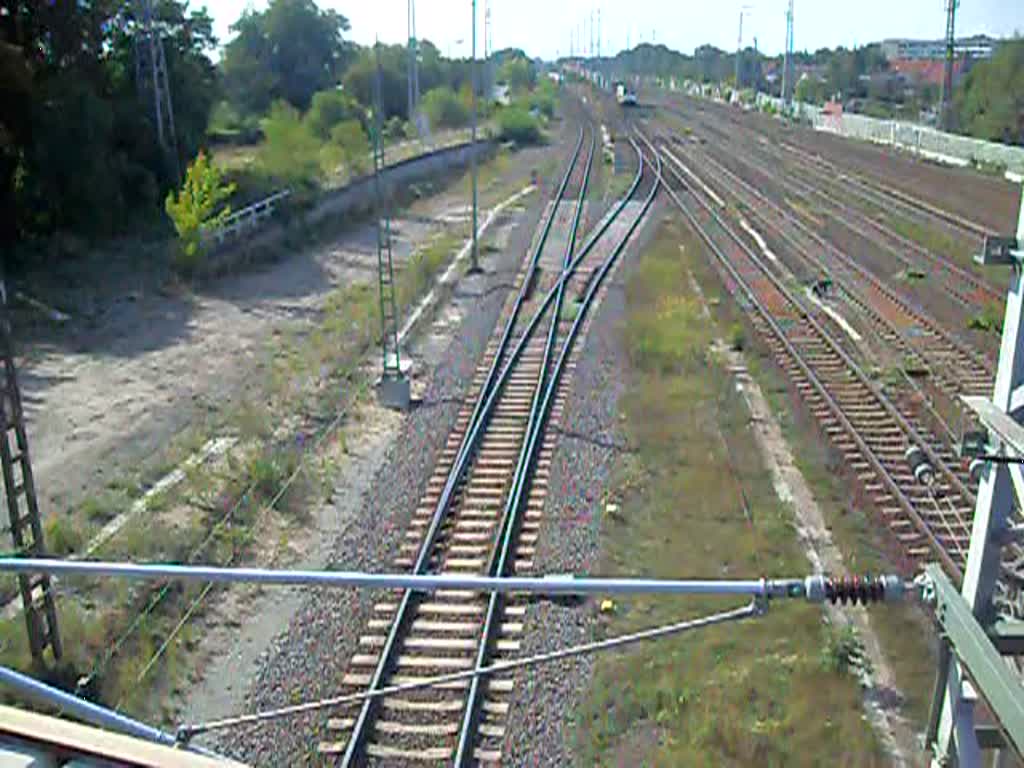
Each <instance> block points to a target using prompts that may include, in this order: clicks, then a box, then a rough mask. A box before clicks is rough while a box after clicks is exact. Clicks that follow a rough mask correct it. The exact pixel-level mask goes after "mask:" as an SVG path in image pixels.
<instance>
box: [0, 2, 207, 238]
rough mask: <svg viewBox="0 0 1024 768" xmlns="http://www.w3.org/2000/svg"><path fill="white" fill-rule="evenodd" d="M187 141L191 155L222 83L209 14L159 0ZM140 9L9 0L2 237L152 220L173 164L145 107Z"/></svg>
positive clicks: (100, 232) (3, 45) (4, 17)
mask: <svg viewBox="0 0 1024 768" xmlns="http://www.w3.org/2000/svg"><path fill="white" fill-rule="evenodd" d="M154 11H155V14H156V17H157V19H158V20H159V22H160V25H161V31H162V34H163V39H164V50H165V54H166V58H167V69H168V78H169V80H170V84H171V89H172V92H173V93H174V108H175V118H176V119H175V127H176V129H177V130H176V132H177V138H178V145H179V148H180V149H181V150H182V154H183V155H184V156H191V154H190V153H193V152H194V150H195V149H196V148H197V147H198V146H199V143H200V142H201V141H202V139H203V134H204V132H205V130H206V125H207V119H208V114H209V110H210V106H211V105H212V103H213V101H214V100H215V97H216V90H217V83H216V77H215V72H214V68H213V64H212V62H211V61H210V60H209V57H208V53H209V51H210V50H211V49H212V47H213V45H214V43H215V41H214V39H213V35H212V24H211V22H210V18H209V16H208V15H207V14H206V13H205V12H203V11H200V12H188V10H187V4H186V3H185V2H182V1H181V0H158V1H157V2H156V3H155V9H154ZM131 12H132V11H131V6H130V5H129V6H128V7H127V8H126V4H125V3H124V2H121V1H120V0H91V1H90V2H47V3H35V2H32V3H28V2H15V1H14V0H7V1H6V2H5V1H4V0H0V96H2V97H0V105H2V106H0V222H2V223H0V238H2V240H3V241H4V242H10V241H12V240H18V239H29V238H32V237H38V236H45V235H48V234H50V233H52V232H54V231H61V232H68V233H71V234H76V235H79V236H86V237H97V236H106V235H111V234H116V233H117V232H121V231H126V230H130V229H132V228H133V227H137V226H139V223H140V222H143V223H149V222H152V221H153V220H154V219H155V217H156V215H157V212H158V211H159V203H160V200H161V199H162V196H163V194H162V191H163V190H167V189H169V188H170V187H171V186H172V185H173V183H174V172H173V168H174V163H172V162H168V158H167V157H166V156H165V155H164V154H163V152H162V151H161V150H160V148H159V147H158V145H157V141H156V131H155V129H154V125H153V121H152V117H151V114H150V110H148V109H145V108H140V105H139V93H138V88H137V87H136V83H135V82H134V77H135V65H134V40H133V36H132V35H133V30H134V20H133V19H132V18H131Z"/></svg>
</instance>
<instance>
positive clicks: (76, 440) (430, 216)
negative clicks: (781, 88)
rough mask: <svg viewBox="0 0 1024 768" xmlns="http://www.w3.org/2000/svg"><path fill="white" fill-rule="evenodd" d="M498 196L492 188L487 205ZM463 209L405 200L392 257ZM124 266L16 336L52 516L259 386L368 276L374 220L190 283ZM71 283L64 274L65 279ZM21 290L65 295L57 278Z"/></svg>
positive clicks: (515, 168) (139, 466)
mask: <svg viewBox="0 0 1024 768" xmlns="http://www.w3.org/2000/svg"><path fill="white" fill-rule="evenodd" d="M543 152H544V150H527V151H524V152H521V153H518V154H516V155H514V156H513V158H512V160H513V161H512V162H510V163H509V164H508V167H507V171H506V172H504V173H503V174H502V178H501V179H500V180H499V183H505V184H507V183H509V182H512V181H515V180H519V181H521V182H522V183H524V184H525V183H527V181H528V177H529V174H530V171H531V169H533V168H535V167H537V165H538V162H539V161H540V160H541V158H542V156H543ZM491 197H494V195H493V194H492V195H491ZM495 202H497V200H490V199H488V195H487V192H486V190H485V191H484V194H483V197H482V204H483V205H484V206H485V207H486V206H488V205H492V204H493V203H495ZM464 206H465V201H464V196H463V194H462V191H461V188H459V186H458V185H457V184H453V185H450V186H449V187H448V189H447V190H445V191H442V192H440V193H439V194H436V195H434V196H433V197H429V198H425V199H423V200H421V201H418V202H417V203H416V204H414V205H413V206H412V207H410V208H409V209H407V210H404V211H401V212H400V213H399V214H398V215H397V216H396V217H395V219H394V221H393V234H394V256H395V259H396V262H397V263H401V262H402V261H404V260H405V259H407V258H408V257H409V255H410V254H411V253H413V252H414V250H415V249H416V248H417V247H418V246H419V245H422V244H423V243H425V242H428V241H429V240H430V239H431V238H432V237H433V236H435V235H436V234H437V233H439V232H441V231H442V230H444V229H445V227H449V226H451V223H452V222H457V221H459V220H461V219H462V218H463V214H464ZM282 248H284V246H282ZM118 266H119V267H120V269H116V270H114V271H113V272H112V274H111V280H110V281H108V284H107V285H101V286H97V287H95V288H93V287H90V286H87V287H86V290H85V291H82V292H81V293H83V294H85V295H87V296H88V297H89V298H88V299H87V300H85V301H81V300H80V302H79V306H78V307H77V309H78V310H79V311H75V310H72V311H70V312H69V314H70V315H71V320H70V321H69V322H67V323H65V324H64V325H62V326H61V327H60V328H58V329H52V328H46V329H44V332H42V333H37V332H35V331H36V328H34V327H33V328H32V331H33V332H32V334H31V335H30V337H29V340H28V341H27V342H26V341H25V335H24V334H23V335H22V336H21V338H20V339H19V341H21V343H20V344H19V345H18V351H19V360H18V362H19V374H20V384H21V389H22V396H23V400H24V403H25V409H26V416H27V422H28V433H29V440H30V446H31V455H32V461H33V468H34V470H35V478H36V485H37V489H38V491H39V495H40V502H41V505H42V509H43V511H44V514H46V513H48V512H51V511H61V510H66V509H68V508H69V507H70V506H72V505H76V504H80V503H81V502H82V500H83V499H85V498H87V497H89V496H92V495H95V494H98V493H100V492H101V491H102V490H103V489H104V488H107V487H108V486H114V485H118V484H124V483H126V482H127V483H128V484H129V485H134V484H135V483H138V482H139V481H142V482H143V485H148V483H149V482H150V481H151V480H152V479H155V477H156V476H157V475H159V474H160V473H161V472H162V471H164V470H165V469H166V467H161V466H160V465H159V464H160V462H161V461H162V457H164V455H165V451H163V450H162V449H164V448H165V447H166V446H167V444H168V442H169V441H170V440H171V439H172V438H173V437H174V436H175V435H177V434H178V433H180V432H181V431H182V430H184V429H186V428H187V427H188V426H189V425H193V424H200V423H204V422H205V421H207V420H209V419H214V420H215V419H216V418H217V416H218V414H221V413H223V412H225V410H226V409H229V408H230V407H231V406H232V405H233V404H234V403H237V402H238V401H240V400H241V399H243V398H245V396H246V394H247V393H248V392H249V391H250V390H252V389H253V388H254V386H255V384H254V383H255V381H256V380H257V377H259V376H260V373H261V370H262V369H263V368H264V367H265V366H266V365H267V359H266V354H265V353H264V349H265V347H266V344H267V340H268V339H270V338H273V337H274V336H275V335H279V334H282V333H286V332H287V331H288V330H289V329H292V328H298V327H300V326H301V325H302V324H303V322H304V321H305V320H307V319H309V318H310V317H312V316H315V315H316V314H317V313H318V312H319V310H320V308H321V307H322V305H323V302H324V300H325V298H326V297H327V295H328V294H329V293H331V292H332V291H333V290H335V289H336V288H338V287H339V286H343V285H346V284H349V283H352V282H357V281H358V282H365V281H369V280H370V279H372V278H373V276H374V275H375V270H376V250H375V230H374V228H373V227H372V226H371V225H370V224H368V223H364V224H360V225H356V226H353V227H352V228H351V229H350V230H349V231H347V232H345V233H343V234H342V235H340V236H339V237H337V238H334V239H332V241H331V242H329V243H325V244H322V245H318V246H315V247H313V248H311V249H309V250H306V251H302V252H297V253H292V254H289V253H286V252H282V253H281V254H280V258H278V259H277V260H275V261H273V262H270V263H266V264H264V265H262V266H259V267H256V268H255V269H253V270H252V271H249V272H246V273H243V274H237V275H232V276H227V277H224V278H220V279H218V280H216V281H215V282H212V283H210V284H207V285H203V286H198V287H195V288H189V287H183V286H180V285H178V284H176V283H174V282H172V281H170V280H168V279H167V278H166V276H163V277H162V278H161V276H156V277H154V276H153V275H134V276H133V275H132V274H131V273H130V272H129V271H128V270H126V269H125V268H124V266H123V264H118ZM71 281H72V278H71V277H68V276H65V278H64V283H65V284H67V283H69V282H71ZM100 282H101V283H102V282H104V281H100ZM16 288H18V289H20V290H24V291H25V292H26V293H27V294H29V295H32V296H34V297H38V298H39V299H41V300H42V301H45V302H47V303H51V302H52V303H53V304H56V305H57V306H60V307H61V308H65V307H67V306H68V304H67V302H65V301H61V299H62V298H63V296H62V293H61V291H60V289H59V282H58V281H57V280H53V281H51V282H50V283H48V284H41V285H35V284H32V283H28V284H20V285H16ZM51 297H55V298H51ZM86 306H87V308H86ZM22 314H23V312H22Z"/></svg>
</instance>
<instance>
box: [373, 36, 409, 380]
mask: <svg viewBox="0 0 1024 768" xmlns="http://www.w3.org/2000/svg"><path fill="white" fill-rule="evenodd" d="M375 54H376V62H377V72H376V77H375V78H374V109H373V118H374V119H373V179H374V181H373V185H374V193H375V194H374V196H375V205H376V209H377V210H376V214H377V285H378V289H379V290H378V294H377V295H378V297H379V299H380V322H381V344H380V346H381V354H382V355H383V378H384V379H399V378H401V374H402V369H401V361H400V360H399V357H398V354H399V353H398V302H397V299H396V298H395V270H394V265H393V262H392V258H391V216H390V213H389V212H388V206H387V203H386V202H385V201H384V190H383V189H382V184H381V174H382V173H383V171H384V141H383V137H382V135H381V131H382V122H383V119H382V116H381V112H382V108H381V94H380V89H381V84H380V45H379V44H378V45H376V46H375Z"/></svg>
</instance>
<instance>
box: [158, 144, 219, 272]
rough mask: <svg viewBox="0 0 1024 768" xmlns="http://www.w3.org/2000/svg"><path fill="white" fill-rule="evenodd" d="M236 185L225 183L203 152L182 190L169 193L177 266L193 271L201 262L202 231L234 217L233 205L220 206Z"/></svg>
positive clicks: (187, 175) (165, 204)
mask: <svg viewBox="0 0 1024 768" xmlns="http://www.w3.org/2000/svg"><path fill="white" fill-rule="evenodd" d="M234 191H235V185H234V184H225V183H224V182H223V181H222V179H221V172H220V169H219V168H218V167H217V166H216V165H214V164H213V163H211V162H210V160H209V158H207V156H206V153H205V152H200V153H199V155H198V156H197V157H196V159H195V160H193V161H192V164H191V165H189V167H188V170H187V171H186V173H185V183H184V184H183V185H182V187H181V191H179V192H178V193H177V194H175V193H174V192H173V191H171V192H168V193H167V199H166V200H165V201H164V209H165V210H166V211H167V215H168V216H170V217H171V221H173V222H174V228H175V230H176V231H177V232H178V238H179V240H180V244H181V248H180V251H179V254H178V258H177V265H178V266H179V268H181V269H184V270H185V271H188V272H191V271H194V270H195V269H196V267H198V266H199V264H200V262H201V260H202V243H201V239H200V237H201V234H202V228H203V227H204V226H207V227H215V226H217V225H218V224H220V223H221V222H223V221H224V219H226V218H227V217H228V216H229V215H230V214H231V206H229V205H225V206H224V207H223V208H221V209H220V210H219V211H218V210H217V208H218V206H220V205H221V203H223V202H224V201H225V200H227V199H228V198H229V197H231V195H232V194H234Z"/></svg>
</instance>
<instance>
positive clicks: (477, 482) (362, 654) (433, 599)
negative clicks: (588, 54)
mask: <svg viewBox="0 0 1024 768" xmlns="http://www.w3.org/2000/svg"><path fill="white" fill-rule="evenodd" d="M584 144H585V142H584V131H582V130H581V133H580V138H579V141H578V142H577V145H576V148H575V151H574V152H573V153H572V156H571V158H570V160H569V163H568V168H567V170H566V171H565V174H564V176H563V179H562V183H561V184H560V186H559V189H558V191H557V193H556V195H555V198H554V200H553V202H552V204H551V207H550V210H549V212H548V214H547V216H546V218H545V223H544V226H543V227H542V229H541V232H540V236H539V238H538V240H537V243H536V245H535V247H534V248H533V249H532V252H531V256H530V258H529V259H528V260H527V262H526V264H525V265H524V268H523V270H522V271H521V273H520V275H519V277H518V285H519V290H518V291H517V292H516V294H515V296H514V297H513V298H512V299H511V300H510V302H509V304H508V305H507V308H506V311H505V313H504V323H503V324H501V323H499V327H500V328H501V332H500V333H499V334H498V335H497V337H496V338H495V339H493V340H492V342H491V343H490V345H489V346H488V349H487V352H486V354H485V356H484V361H483V362H482V363H481V365H480V366H479V367H478V371H477V375H476V377H475V379H474V382H473V390H474V392H475V396H474V397H473V399H472V400H471V401H469V402H467V403H466V404H465V405H464V406H463V408H462V409H461V411H460V412H459V414H458V417H457V422H456V426H455V429H454V430H453V432H452V434H451V435H450V436H449V439H448V442H447V445H446V448H445V450H444V451H443V453H442V455H441V457H440V460H439V462H438V465H437V467H436V469H435V471H434V473H433V475H432V477H431V478H430V480H429V483H428V485H427V488H426V490H425V492H424V494H423V496H422V498H421V501H420V505H419V507H418V508H417V510H416V512H415V514H414V516H413V520H412V523H411V526H410V528H409V530H408V532H407V533H406V541H405V544H404V546H403V547H402V551H401V552H400V554H399V556H398V559H397V560H396V563H395V564H396V565H397V566H400V567H402V568H405V569H409V570H412V571H413V572H416V573H426V572H441V573H452V574H478V575H492V576H501V575H508V574H511V573H518V574H524V573H525V574H528V573H530V572H531V570H532V569H533V554H534V548H535V546H536V542H537V538H538V536H539V532H540V522H541V515H542V512H543V507H544V499H545V496H546V492H547V479H548V472H549V469H550V462H551V454H552V451H553V448H554V445H553V434H554V432H553V430H549V429H546V428H545V427H546V425H548V424H549V423H551V422H552V421H557V419H558V418H559V417H560V412H561V408H562V400H563V398H564V395H565V390H566V377H567V374H570V373H571V371H572V368H573V366H574V361H573V360H572V354H573V349H574V344H573V342H574V340H575V338H576V337H577V336H578V334H579V332H580V331H581V329H582V328H583V327H584V323H585V322H586V320H587V316H588V309H589V308H590V307H591V306H592V305H593V304H594V302H595V299H596V297H597V295H598V291H599V290H600V286H601V284H602V281H603V279H604V277H605V275H606V274H607V273H608V271H609V270H610V269H611V268H612V266H613V265H614V264H615V263H616V260H617V258H618V256H619V254H620V253H621V252H622V250H623V248H624V247H625V244H626V243H627V242H628V240H629V237H630V235H631V234H632V232H633V231H634V230H635V228H636V227H637V226H638V224H639V223H640V221H641V219H642V217H643V215H644V213H645V212H646V210H647V208H648V207H649V205H650V203H651V201H652V199H653V196H654V194H655V192H656V189H657V187H656V184H655V183H653V182H652V181H651V178H652V176H653V175H654V173H655V172H654V171H652V169H650V168H648V167H647V165H646V164H645V163H644V162H643V155H642V154H641V153H640V150H639V149H637V152H638V157H639V158H640V162H639V169H638V171H637V174H636V176H635V178H634V180H633V184H632V186H631V187H630V189H629V191H628V192H627V194H626V195H625V196H624V197H623V198H622V199H621V200H620V201H619V203H618V204H617V205H616V206H614V208H613V209H612V211H610V212H609V213H608V214H607V215H606V216H605V217H604V218H603V219H602V220H601V221H600V223H599V224H598V225H597V226H596V227H595V228H594V231H593V232H591V234H590V235H589V237H588V238H587V239H586V242H585V243H583V244H582V245H581V246H580V247H578V248H577V245H576V241H577V238H578V230H579V225H580V221H581V217H582V212H583V200H584V198H585V195H586V190H587V183H588V180H589V175H590V168H591V166H592V160H593V156H594V152H595V140H594V138H593V132H591V139H590V141H589V143H588V146H589V149H588V150H587V152H586V155H585V159H584V157H583V154H582V149H583V146H584ZM645 182H646V183H645ZM645 186H647V187H648V188H649V189H648V191H647V193H646V197H645V198H644V201H643V203H637V202H634V199H635V197H637V196H638V195H639V194H641V193H642V192H643V190H644V187H645ZM573 196H574V197H573ZM525 610H526V606H525V603H524V602H523V601H521V600H519V599H517V598H516V597H514V596H512V597H507V596H506V597H505V598H500V597H499V596H497V595H493V594H492V595H490V596H485V597H484V598H481V597H480V596H479V595H478V594H475V593H472V592H463V591H459V590H448V591H444V592H438V593H434V594H433V595H431V596H429V597H424V596H421V595H417V594H414V593H412V592H409V591H405V592H398V593H394V594H392V595H390V596H389V597H387V598H385V599H383V600H381V602H379V603H377V604H376V605H375V606H374V608H373V615H372V618H371V619H370V621H369V625H368V627H367V632H366V634H365V635H363V636H362V637H361V638H360V651H359V653H357V654H356V655H355V656H354V657H353V658H352V659H351V660H350V662H349V666H348V672H347V674H346V675H345V677H344V680H343V684H344V685H345V686H346V687H348V688H350V689H355V690H368V689H369V690H372V689H377V688H381V687H384V686H386V685H410V684H413V685H414V684H417V683H423V682H424V681H425V680H427V679H428V678H429V677H431V676H436V675H439V674H445V673H450V672H454V671H465V670H472V669H474V668H481V667H484V666H486V665H487V664H488V663H490V662H492V661H493V660H495V659H499V658H504V657H514V656H515V655H516V653H517V652H518V650H519V646H520V640H521V637H522V633H523V623H524V616H525ZM513 689H514V678H513V677H512V676H511V675H507V674H506V675H496V676H494V677H490V678H486V679H485V678H483V677H474V678H472V679H471V680H458V681H452V682H449V683H446V684H442V685H438V686H434V687H422V688H416V689H414V690H408V691H407V692H405V693H403V694H402V695H400V696H397V695H396V696H388V697H374V698H368V699H366V700H365V701H364V702H363V703H362V704H361V705H358V706H356V707H353V708H350V709H348V710H342V711H339V712H337V713H336V716H335V717H332V718H331V720H330V721H329V722H328V730H329V733H330V738H331V740H330V741H325V742H323V743H321V744H320V748H319V751H320V754H321V755H322V757H323V758H324V759H326V760H327V761H330V762H338V763H340V764H342V765H361V764H366V763H379V764H388V765H393V764H399V765H401V764H417V765H423V764H425V763H427V764H429V763H443V764H452V763H453V762H454V764H456V765H469V764H477V763H494V762H497V761H499V760H500V758H501V744H502V741H503V738H504V725H503V724H504V719H505V715H506V714H507V712H508V709H509V700H510V694H511V693H512V691H513Z"/></svg>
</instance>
